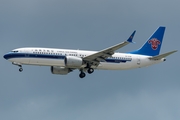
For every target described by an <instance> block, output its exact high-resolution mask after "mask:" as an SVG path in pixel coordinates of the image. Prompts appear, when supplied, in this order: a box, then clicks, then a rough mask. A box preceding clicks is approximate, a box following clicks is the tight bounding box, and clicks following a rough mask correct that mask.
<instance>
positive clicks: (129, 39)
mask: <svg viewBox="0 0 180 120" xmlns="http://www.w3.org/2000/svg"><path fill="white" fill-rule="evenodd" d="M135 33H136V30H135V31H134V32H133V33H132V34H131V36H130V37H129V38H128V39H127V41H128V42H130V43H135V42H133V41H132V39H133V37H134V35H135Z"/></svg>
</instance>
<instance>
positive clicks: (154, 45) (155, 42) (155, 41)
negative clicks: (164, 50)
mask: <svg viewBox="0 0 180 120" xmlns="http://www.w3.org/2000/svg"><path fill="white" fill-rule="evenodd" d="M148 43H149V44H151V48H152V49H153V50H157V48H158V45H160V44H161V42H160V41H159V40H158V39H156V38H153V39H151V40H149V41H148Z"/></svg>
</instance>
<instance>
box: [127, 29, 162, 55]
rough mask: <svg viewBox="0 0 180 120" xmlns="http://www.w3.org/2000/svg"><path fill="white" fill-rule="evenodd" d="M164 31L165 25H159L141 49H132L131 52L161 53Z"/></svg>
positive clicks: (143, 53)
mask: <svg viewBox="0 0 180 120" xmlns="http://www.w3.org/2000/svg"><path fill="white" fill-rule="evenodd" d="M164 31H165V27H159V28H158V29H157V30H156V31H155V32H154V33H153V34H152V36H151V37H150V38H149V39H148V40H147V41H146V43H145V44H144V45H143V46H142V47H141V48H140V49H138V50H136V51H132V52H130V53H131V54H140V55H148V56H156V55H159V52H160V49H161V45H162V41H163V36H164Z"/></svg>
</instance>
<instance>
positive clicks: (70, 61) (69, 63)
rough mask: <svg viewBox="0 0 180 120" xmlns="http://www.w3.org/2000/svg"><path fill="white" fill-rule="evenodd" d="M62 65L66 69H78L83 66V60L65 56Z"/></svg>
mask: <svg viewBox="0 0 180 120" xmlns="http://www.w3.org/2000/svg"><path fill="white" fill-rule="evenodd" d="M64 64H65V66H66V67H68V68H80V67H81V66H82V65H83V60H82V58H79V57H75V56H66V57H65V59H64Z"/></svg>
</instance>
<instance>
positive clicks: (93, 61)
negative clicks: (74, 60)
mask: <svg viewBox="0 0 180 120" xmlns="http://www.w3.org/2000/svg"><path fill="white" fill-rule="evenodd" d="M135 33H136V31H134V32H133V33H132V34H131V36H130V37H129V38H128V39H127V40H126V41H124V42H122V43H119V44H117V45H114V46H111V47H109V48H106V49H104V50H101V51H99V52H97V53H94V54H91V55H89V56H86V57H84V58H83V60H84V61H85V62H86V63H89V64H90V65H95V66H97V65H99V62H100V61H105V59H106V58H108V57H110V56H112V55H113V54H114V52H115V51H116V50H118V49H120V48H122V47H124V46H125V45H127V44H129V43H132V39H133V37H134V34H135Z"/></svg>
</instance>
